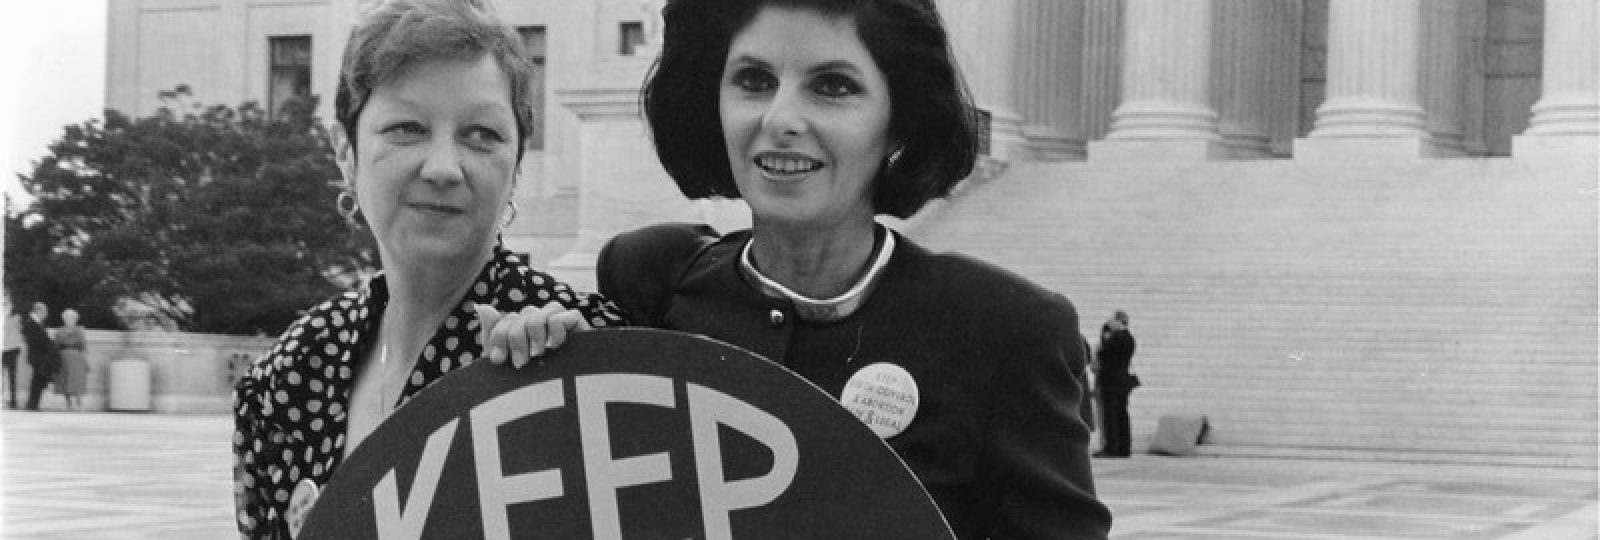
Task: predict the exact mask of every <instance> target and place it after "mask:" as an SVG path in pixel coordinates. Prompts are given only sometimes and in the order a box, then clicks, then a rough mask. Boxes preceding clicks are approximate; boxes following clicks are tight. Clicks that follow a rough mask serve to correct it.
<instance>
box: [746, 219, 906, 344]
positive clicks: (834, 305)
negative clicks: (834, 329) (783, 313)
mask: <svg viewBox="0 0 1600 540" xmlns="http://www.w3.org/2000/svg"><path fill="white" fill-rule="evenodd" d="M878 227H883V226H882V225H878ZM755 241H756V239H755V236H754V235H752V236H751V237H750V240H747V241H745V243H744V250H743V251H741V252H740V253H739V266H740V267H741V268H743V269H744V272H745V274H746V275H748V276H750V277H753V278H755V280H756V283H757V284H758V285H760V288H761V293H762V294H765V295H767V296H770V297H773V298H783V299H787V300H789V301H791V302H794V310H795V314H796V315H799V316H800V318H801V319H803V320H805V321H807V322H822V323H827V322H834V321H837V320H839V319H843V318H845V317H849V316H850V315H851V314H852V313H855V312H856V310H857V309H860V308H861V305H862V304H864V303H866V298H867V292H868V291H869V290H870V289H871V288H872V286H873V285H874V284H876V283H877V281H878V275H879V274H881V273H882V272H883V268H884V267H885V266H888V264H889V256H890V255H893V254H894V232H893V231H889V230H887V228H885V230H884V231H883V245H881V246H878V252H877V254H876V256H874V258H873V260H872V266H871V267H869V268H867V272H866V274H864V275H862V276H861V279H860V280H858V281H856V284H855V286H852V287H850V290H847V291H845V292H844V293H843V294H840V295H838V296H835V297H833V298H826V299H822V300H818V299H815V298H811V297H808V296H805V295H802V294H800V293H797V292H794V290H792V289H790V288H788V287H785V286H784V285H783V284H782V283H778V282H777V281H776V280H773V279H772V278H769V277H767V276H766V275H763V274H762V273H761V271H760V270H757V269H756V265H755V263H753V262H752V261H751V259H750V246H751V245H753V244H755Z"/></svg>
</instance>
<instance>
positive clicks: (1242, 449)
mask: <svg viewBox="0 0 1600 540" xmlns="http://www.w3.org/2000/svg"><path fill="white" fill-rule="evenodd" d="M1195 453H1196V455H1198V456H1203V457H1229V458H1273V459H1305V460H1340V461H1367V462H1370V461H1385V462H1393V463H1434V464H1474V465H1513V466H1520V467H1560V468H1572V469H1574V473H1575V474H1590V475H1592V474H1593V471H1594V469H1595V461H1594V460H1593V459H1586V458H1584V457H1581V456H1573V455H1567V454H1539V453H1530V452H1508V453H1474V452H1447V451H1416V450H1397V449H1393V448H1371V447H1354V446H1352V447H1321V446H1270V445H1245V444H1202V445H1200V446H1198V447H1196V448H1195Z"/></svg>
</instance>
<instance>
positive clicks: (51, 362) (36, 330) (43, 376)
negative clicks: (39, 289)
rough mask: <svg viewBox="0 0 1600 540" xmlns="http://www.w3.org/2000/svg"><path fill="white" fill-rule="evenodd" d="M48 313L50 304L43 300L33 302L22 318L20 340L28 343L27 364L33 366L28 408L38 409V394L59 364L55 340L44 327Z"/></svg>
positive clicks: (29, 385) (42, 390)
mask: <svg viewBox="0 0 1600 540" xmlns="http://www.w3.org/2000/svg"><path fill="white" fill-rule="evenodd" d="M49 314H50V306H48V305H45V303H44V302H34V304H33V311H31V312H30V313H29V314H28V316H27V317H23V318H22V340H23V342H24V343H27V345H28V365H29V366H32V367H33V377H32V380H30V381H29V383H28V410H30V411H37V410H39V395H40V394H42V393H44V387H45V386H46V385H49V384H50V380H51V379H53V378H54V377H55V376H56V369H57V368H59V367H60V366H61V361H60V359H59V358H58V357H57V356H56V345H55V342H54V341H52V340H51V339H50V333H49V332H46V331H45V329H44V318H45V317H46V316H48V315H49Z"/></svg>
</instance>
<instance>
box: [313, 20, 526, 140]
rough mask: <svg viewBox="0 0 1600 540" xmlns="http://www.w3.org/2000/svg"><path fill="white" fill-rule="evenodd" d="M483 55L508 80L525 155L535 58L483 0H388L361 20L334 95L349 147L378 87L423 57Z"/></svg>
mask: <svg viewBox="0 0 1600 540" xmlns="http://www.w3.org/2000/svg"><path fill="white" fill-rule="evenodd" d="M484 54H488V55H489V56H490V57H492V58H494V61H495V63H496V64H499V66H500V70H501V71H504V72H505V74H506V78H508V79H511V110H512V111H513V112H514V113H515V116H516V120H517V160H518V161H521V160H522V152H523V148H524V146H525V143H526V141H527V140H528V136H529V134H531V133H532V132H533V98H532V92H531V90H530V86H529V85H530V83H529V77H530V74H531V73H532V72H533V64H532V63H531V62H530V61H529V60H528V54H527V52H525V51H523V49H522V39H521V38H520V37H519V36H518V35H517V32H516V31H515V30H512V29H511V28H510V27H508V26H506V25H505V24H504V23H502V22H500V18H499V17H498V16H497V15H495V14H494V12H493V10H491V9H490V8H489V6H488V5H487V4H486V2H485V0H387V1H384V2H381V3H379V4H378V5H377V6H376V7H374V8H373V9H372V10H371V11H368V12H366V13H364V14H363V15H362V16H361V18H360V20H358V21H356V24H355V27H354V28H353V29H351V30H350V40H349V42H347V43H346V44H345V47H344V58H343V60H342V63H341V66H340V68H339V90H338V94H337V95H336V96H335V99H334V117H335V118H336V119H338V121H339V125H340V126H342V127H343V128H344V132H345V135H346V136H348V137H349V138H350V147H351V148H355V144H356V122H357V120H359V119H360V118H361V111H362V109H365V108H366V105H367V99H368V98H370V97H371V96H372V89H373V88H377V87H378V86H381V85H383V84H387V83H390V82H393V81H394V80H395V79H397V78H399V77H400V76H402V75H404V74H405V72H406V70H407V69H408V68H410V67H412V66H414V65H415V64H416V63H417V62H420V61H425V60H472V59H476V58H478V57H479V56H481V55H484Z"/></svg>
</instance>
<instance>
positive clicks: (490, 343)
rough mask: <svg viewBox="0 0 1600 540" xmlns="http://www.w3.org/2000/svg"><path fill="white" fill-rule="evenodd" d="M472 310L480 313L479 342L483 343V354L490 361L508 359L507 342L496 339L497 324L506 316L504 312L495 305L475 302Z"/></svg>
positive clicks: (498, 362)
mask: <svg viewBox="0 0 1600 540" xmlns="http://www.w3.org/2000/svg"><path fill="white" fill-rule="evenodd" d="M472 310H473V311H475V312H477V313H478V343H481V344H483V356H484V358H488V359H489V362H491V363H495V364H500V363H504V362H505V361H506V344H505V342H504V341H500V342H497V341H495V340H494V330H495V326H496V325H498V324H499V323H500V320H501V319H502V318H504V317H505V314H504V313H501V312H500V310H497V309H495V308H493V307H490V306H486V305H483V304H473V306H472Z"/></svg>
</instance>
